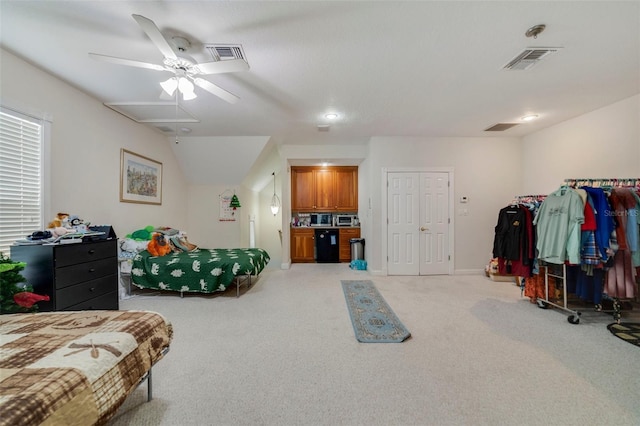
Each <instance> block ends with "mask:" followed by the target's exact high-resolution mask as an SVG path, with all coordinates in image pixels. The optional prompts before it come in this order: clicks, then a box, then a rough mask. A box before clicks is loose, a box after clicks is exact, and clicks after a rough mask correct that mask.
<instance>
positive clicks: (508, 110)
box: [0, 0, 640, 144]
mask: <svg viewBox="0 0 640 426" xmlns="http://www.w3.org/2000/svg"><path fill="white" fill-rule="evenodd" d="M0 7H1V10H0V12H1V13H0V16H1V18H0V19H1V21H0V24H1V27H0V28H1V30H0V31H1V33H0V35H1V45H2V47H3V48H4V49H7V50H8V51H10V52H13V53H15V54H17V55H18V56H20V57H22V58H24V59H26V60H28V61H29V62H31V63H33V64H36V65H38V66H40V67H42V68H43V69H45V70H47V71H49V72H51V73H52V74H54V75H56V76H58V77H60V78H62V79H64V80H66V81H68V82H70V83H72V84H73V85H74V86H76V87H78V88H80V89H81V90H83V91H85V92H87V93H89V94H91V95H93V96H95V97H96V98H98V99H99V100H100V101H102V102H105V103H123V102H157V101H159V100H160V99H159V94H160V86H159V82H160V81H162V80H165V79H167V78H168V77H169V74H168V73H167V72H159V71H153V70H147V69H140V68H133V67H127V66H122V65H116V64H110V63H104V62H99V61H97V60H95V59H92V58H90V57H89V55H88V53H89V52H93V53H100V54H104V55H109V56H116V57H123V58H127V59H134V60H139V61H144V62H152V63H161V61H162V55H161V53H160V51H159V50H158V49H157V48H156V47H155V46H154V44H153V43H152V42H151V40H150V39H149V38H148V37H147V35H146V34H145V33H144V32H143V31H142V30H141V28H140V26H139V25H138V24H137V22H136V21H135V20H134V19H133V18H132V16H131V15H132V14H140V15H143V16H145V17H147V18H149V19H151V20H153V21H154V22H155V23H156V25H157V26H158V28H159V29H160V30H161V31H162V32H163V34H165V36H168V37H170V36H172V35H181V36H184V37H186V38H188V39H189V40H190V41H191V43H192V44H193V45H194V48H193V49H192V50H190V51H188V54H190V55H191V56H192V57H193V58H194V59H196V60H197V61H210V60H211V58H210V57H209V58H207V57H206V56H205V52H204V51H203V50H202V49H198V44H203V43H207V44H209V43H228V44H241V45H242V47H243V49H244V53H245V55H246V58H247V61H248V63H249V65H250V70H249V71H246V72H242V73H234V74H217V75H211V76H206V78H207V79H208V80H209V81H211V82H213V83H215V84H217V85H219V86H221V87H223V88H224V89H226V90H228V91H230V92H232V93H234V94H236V95H237V96H239V97H240V101H239V102H238V103H236V104H233V105H232V104H229V103H227V102H225V101H222V100H220V99H219V98H217V97H215V96H213V95H211V94H209V93H207V92H204V91H203V90H202V89H199V88H196V93H197V94H198V98H197V99H195V100H192V101H185V102H184V103H183V104H182V107H183V108H184V110H185V111H187V112H188V114H191V115H192V116H194V117H196V118H197V119H198V120H200V122H199V123H188V124H185V126H187V127H190V128H191V129H192V132H191V133H190V134H189V136H196V137H206V136H268V137H271V138H273V140H275V141H276V143H286V144H312V143H321V144H362V143H366V142H367V141H368V140H369V138H371V137H372V136H393V135H397V136H463V137H464V136H469V137H478V136H487V135H490V136H509V137H513V136H522V135H526V134H527V133H530V132H533V131H536V130H540V129H542V128H544V127H548V126H550V125H553V124H556V123H559V122H561V121H564V120H567V119H569V118H572V117H575V116H578V115H581V114H583V113H586V112H588V111H592V110H594V109H597V108H600V107H602V106H605V105H608V104H611V103H613V102H616V101H618V100H621V99H624V98H627V97H629V96H632V95H635V94H637V93H639V92H640V2H638V1H622V2H614V1H550V2H543V1H469V2H462V1H405V2H397V1H396V2H391V1H342V2H341V1H224V2H223V1H66V2H65V1H56V0H51V1H7V0H2V1H1V2H0ZM536 24H545V25H546V26H547V27H546V30H545V31H544V32H543V33H542V34H540V36H539V37H538V38H537V39H533V38H527V37H525V31H526V30H527V29H528V28H529V27H531V26H533V25H536ZM532 46H534V47H563V49H562V51H561V52H560V53H557V54H555V55H551V56H550V57H548V58H547V59H545V60H543V61H542V62H541V63H539V64H538V65H537V66H535V67H534V68H532V69H530V70H527V71H506V70H503V69H502V67H503V66H504V65H505V64H506V63H507V62H509V61H510V60H511V59H512V58H513V57H514V56H516V55H517V54H518V53H520V52H521V51H522V50H523V49H524V48H525V47H532ZM329 111H331V112H337V113H338V114H339V115H340V118H339V119H338V120H337V121H336V122H334V123H332V124H331V127H330V131H328V132H320V131H318V129H317V126H318V125H319V124H326V123H327V120H326V119H325V118H324V114H325V113H327V112H329ZM527 113H536V114H539V115H540V119H539V120H537V121H536V122H533V123H527V124H520V125H518V126H515V127H513V128H511V129H509V130H507V131H504V132H497V133H496V132H492V133H489V134H488V133H487V132H485V131H484V129H485V128H487V127H489V126H491V125H493V124H496V123H500V122H520V117H522V116H523V115H525V114H527ZM160 126H165V127H166V126H167V125H166V124H165V125H160ZM169 127H173V125H172V124H170V125H169ZM180 127H182V126H180Z"/></svg>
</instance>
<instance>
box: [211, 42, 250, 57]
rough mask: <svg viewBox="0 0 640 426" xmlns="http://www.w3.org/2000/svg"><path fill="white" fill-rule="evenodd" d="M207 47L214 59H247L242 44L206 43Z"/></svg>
mask: <svg viewBox="0 0 640 426" xmlns="http://www.w3.org/2000/svg"><path fill="white" fill-rule="evenodd" d="M204 47H205V49H207V51H208V52H209V53H210V54H211V56H212V57H213V60H214V61H225V60H228V59H243V60H245V61H246V60H247V59H246V57H245V56H244V52H243V51H242V45H240V44H205V46H204Z"/></svg>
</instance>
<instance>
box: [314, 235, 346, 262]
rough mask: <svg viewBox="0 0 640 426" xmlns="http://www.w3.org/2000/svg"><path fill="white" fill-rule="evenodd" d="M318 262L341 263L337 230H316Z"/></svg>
mask: <svg viewBox="0 0 640 426" xmlns="http://www.w3.org/2000/svg"><path fill="white" fill-rule="evenodd" d="M316 262H318V263H338V262H340V245H339V244H338V230H337V229H316Z"/></svg>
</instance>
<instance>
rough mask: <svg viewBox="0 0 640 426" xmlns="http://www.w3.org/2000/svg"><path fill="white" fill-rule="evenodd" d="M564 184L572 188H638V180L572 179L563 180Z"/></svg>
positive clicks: (639, 179) (639, 180) (639, 185)
mask: <svg viewBox="0 0 640 426" xmlns="http://www.w3.org/2000/svg"><path fill="white" fill-rule="evenodd" d="M564 183H565V184H566V185H568V186H570V187H572V188H575V187H578V186H592V187H594V188H600V187H614V188H634V187H635V188H640V178H574V179H565V180H564Z"/></svg>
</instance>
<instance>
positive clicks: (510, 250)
mask: <svg viewBox="0 0 640 426" xmlns="http://www.w3.org/2000/svg"><path fill="white" fill-rule="evenodd" d="M526 243H527V226H526V213H525V211H524V209H523V208H522V207H520V206H518V205H511V206H507V207H504V208H502V209H501V210H500V213H499V214H498V224H497V225H496V227H495V237H494V240H493V257H500V258H503V259H507V260H520V259H521V255H522V250H523V247H526Z"/></svg>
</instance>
